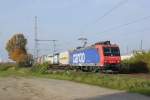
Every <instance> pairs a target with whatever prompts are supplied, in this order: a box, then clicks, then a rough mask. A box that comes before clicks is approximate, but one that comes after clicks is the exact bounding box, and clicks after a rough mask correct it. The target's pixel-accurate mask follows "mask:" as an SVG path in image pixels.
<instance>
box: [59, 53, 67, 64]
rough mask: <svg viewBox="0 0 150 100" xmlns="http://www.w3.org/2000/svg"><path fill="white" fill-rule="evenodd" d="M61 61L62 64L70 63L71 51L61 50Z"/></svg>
mask: <svg viewBox="0 0 150 100" xmlns="http://www.w3.org/2000/svg"><path fill="white" fill-rule="evenodd" d="M59 63H60V64H62V65H68V64H69V51H66V52H61V53H60V54H59Z"/></svg>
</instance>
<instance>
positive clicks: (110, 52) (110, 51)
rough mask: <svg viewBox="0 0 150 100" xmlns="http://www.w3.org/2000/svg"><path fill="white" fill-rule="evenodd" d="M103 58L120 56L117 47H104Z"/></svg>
mask: <svg viewBox="0 0 150 100" xmlns="http://www.w3.org/2000/svg"><path fill="white" fill-rule="evenodd" d="M103 50H104V56H120V51H119V48H117V47H104V48H103Z"/></svg>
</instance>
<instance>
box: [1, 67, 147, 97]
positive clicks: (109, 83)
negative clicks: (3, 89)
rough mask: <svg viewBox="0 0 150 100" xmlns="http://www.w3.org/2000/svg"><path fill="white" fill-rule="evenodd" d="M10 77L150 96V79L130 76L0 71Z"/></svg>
mask: <svg viewBox="0 0 150 100" xmlns="http://www.w3.org/2000/svg"><path fill="white" fill-rule="evenodd" d="M8 76H21V77H42V78H51V79H59V80H69V81H74V82H79V83H86V84H90V85H97V86H101V87H106V88H111V89H118V90H125V91H128V92H134V93H140V94H144V95H148V96H150V79H144V78H140V77H131V76H129V75H121V74H118V75H112V74H99V73H98V74H96V73H82V72H72V71H64V72H49V73H48V72H46V73H40V72H33V71H32V70H30V68H18V69H15V68H14V67H12V68H9V69H7V70H2V71H0V77H8Z"/></svg>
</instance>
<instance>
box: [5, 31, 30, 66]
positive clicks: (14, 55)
mask: <svg viewBox="0 0 150 100" xmlns="http://www.w3.org/2000/svg"><path fill="white" fill-rule="evenodd" d="M26 45H27V39H26V38H25V37H24V35H23V34H22V33H17V34H15V35H14V36H13V37H12V38H11V39H10V40H8V42H7V44H6V50H7V51H8V55H9V58H10V59H12V60H13V61H15V62H16V63H17V64H18V65H19V66H29V65H32V64H31V61H32V60H33V57H32V55H31V54H28V53H27V50H26Z"/></svg>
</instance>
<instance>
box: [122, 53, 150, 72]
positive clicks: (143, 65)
mask: <svg viewBox="0 0 150 100" xmlns="http://www.w3.org/2000/svg"><path fill="white" fill-rule="evenodd" d="M121 72H122V73H150V52H147V53H145V52H143V53H138V54H135V55H134V57H132V58H131V59H128V60H124V61H122V68H121Z"/></svg>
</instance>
